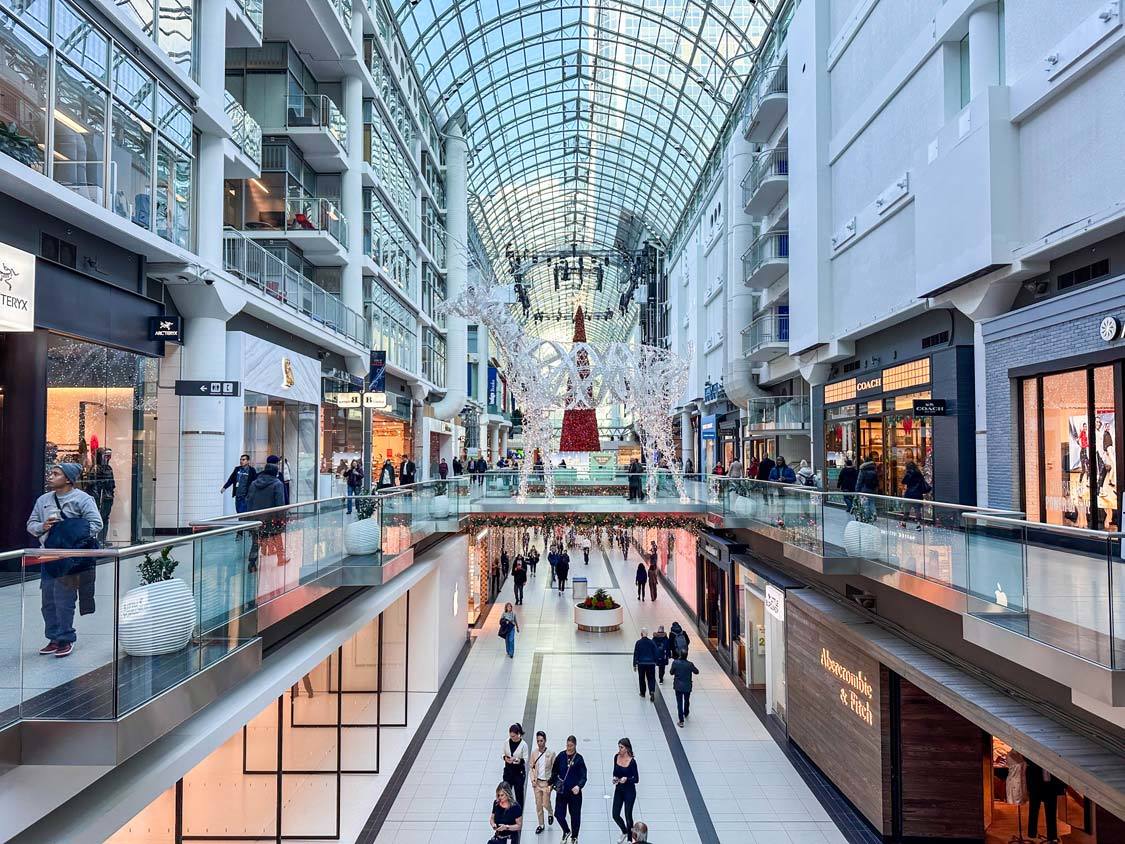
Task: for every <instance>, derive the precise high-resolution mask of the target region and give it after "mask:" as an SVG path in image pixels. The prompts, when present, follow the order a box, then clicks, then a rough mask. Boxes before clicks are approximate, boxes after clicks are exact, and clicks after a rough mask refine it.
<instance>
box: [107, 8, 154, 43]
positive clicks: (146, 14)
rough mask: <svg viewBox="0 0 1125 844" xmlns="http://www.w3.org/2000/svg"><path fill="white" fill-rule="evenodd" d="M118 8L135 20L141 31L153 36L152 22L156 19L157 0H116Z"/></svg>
mask: <svg viewBox="0 0 1125 844" xmlns="http://www.w3.org/2000/svg"><path fill="white" fill-rule="evenodd" d="M115 4H116V6H117V8H118V9H120V10H121V11H123V12H124V13H125V16H126V17H128V18H131V19H132V20H134V21H135V22H136V24H137V26H139V27H140V29H141V32H143V33H144V34H145V35H148V36H150V37H151V36H152V22H153V21H154V20H155V19H156V11H155V0H115Z"/></svg>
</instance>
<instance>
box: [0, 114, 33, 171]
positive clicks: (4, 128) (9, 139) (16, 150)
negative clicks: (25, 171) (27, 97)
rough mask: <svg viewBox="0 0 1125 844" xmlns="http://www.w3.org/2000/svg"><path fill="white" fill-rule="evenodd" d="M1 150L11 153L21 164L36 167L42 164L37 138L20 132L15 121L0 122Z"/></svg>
mask: <svg viewBox="0 0 1125 844" xmlns="http://www.w3.org/2000/svg"><path fill="white" fill-rule="evenodd" d="M0 152H2V153H4V154H5V155H10V156H11V157H12V158H14V159H15V160H16V161H18V162H19V163H20V164H26V165H27V166H28V167H36V166H38V165H39V164H40V155H39V150H38V148H37V147H36V146H35V138H31V137H28V136H27V135H23V134H21V133H20V130H19V127H18V126H17V125H16V124H15V123H0Z"/></svg>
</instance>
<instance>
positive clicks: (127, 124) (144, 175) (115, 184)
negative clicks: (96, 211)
mask: <svg viewBox="0 0 1125 844" xmlns="http://www.w3.org/2000/svg"><path fill="white" fill-rule="evenodd" d="M110 154H111V156H112V159H113V166H112V167H111V168H110V179H111V182H110V195H111V196H112V197H113V211H114V213H115V214H117V215H118V216H121V217H125V218H126V219H130V220H132V221H133V222H134V223H136V224H137V225H139V226H143V227H144V228H146V229H147V228H148V227H149V223H150V222H151V214H150V209H151V205H152V129H151V128H150V127H149V126H148V125H147V124H145V123H142V122H141V121H140V120H137V119H136V118H135V117H133V116H132V115H131V114H129V112H127V111H126V110H125V109H123V108H122V107H121V106H116V105H115V106H114V107H113V148H112V150H111V153H110Z"/></svg>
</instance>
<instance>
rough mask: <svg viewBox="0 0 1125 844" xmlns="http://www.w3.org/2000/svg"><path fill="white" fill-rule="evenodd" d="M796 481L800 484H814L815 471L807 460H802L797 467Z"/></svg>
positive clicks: (813, 485)
mask: <svg viewBox="0 0 1125 844" xmlns="http://www.w3.org/2000/svg"><path fill="white" fill-rule="evenodd" d="M797 483H799V484H800V485H801V486H811V487H815V486H816V472H814V471H813V467H812V466H810V465H809V461H807V460H802V461H801V465H800V467H799V468H798V469H797Z"/></svg>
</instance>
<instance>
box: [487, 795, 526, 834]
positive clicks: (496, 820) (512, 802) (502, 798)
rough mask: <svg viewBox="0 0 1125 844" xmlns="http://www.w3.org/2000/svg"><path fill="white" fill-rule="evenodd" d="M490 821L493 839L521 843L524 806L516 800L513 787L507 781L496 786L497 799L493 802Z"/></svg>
mask: <svg viewBox="0 0 1125 844" xmlns="http://www.w3.org/2000/svg"><path fill="white" fill-rule="evenodd" d="M488 823H489V824H490V825H491V826H492V832H493V835H492V841H503V842H505V844H509V842H510V844H519V840H520V830H521V829H523V806H522V805H520V803H519V802H518V801H517V800H516V796H515V794H514V792H513V791H512V787H511V786H510V785H508V783H506V782H502V783H500V785H498V786H496V801H495V802H494V803H493V804H492V814H490V815H489V816H488ZM490 844H491V842H490Z"/></svg>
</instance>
